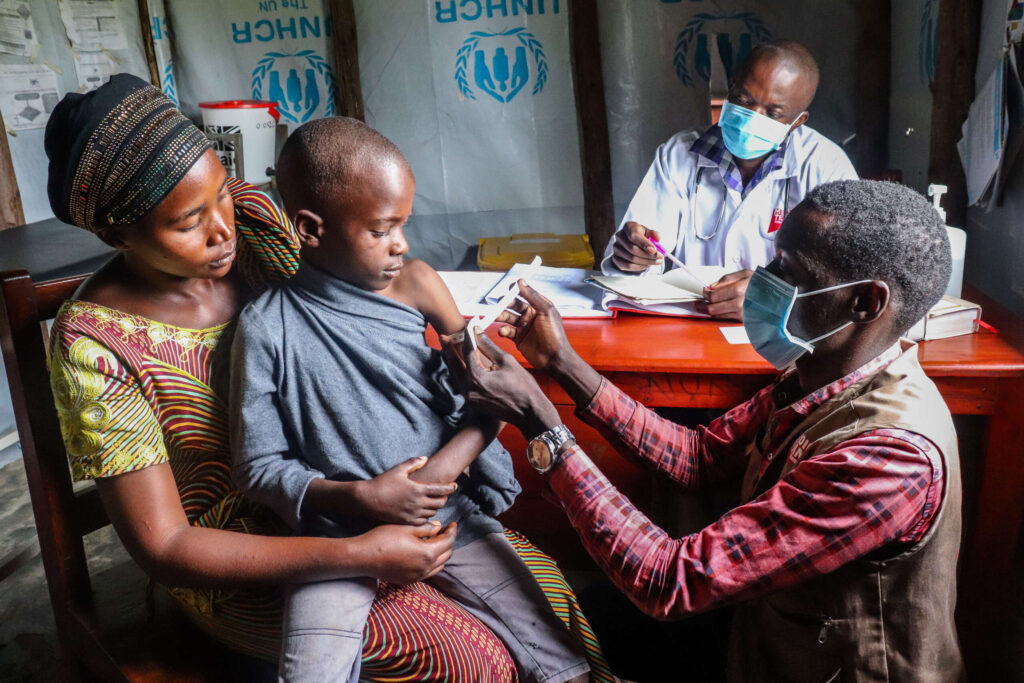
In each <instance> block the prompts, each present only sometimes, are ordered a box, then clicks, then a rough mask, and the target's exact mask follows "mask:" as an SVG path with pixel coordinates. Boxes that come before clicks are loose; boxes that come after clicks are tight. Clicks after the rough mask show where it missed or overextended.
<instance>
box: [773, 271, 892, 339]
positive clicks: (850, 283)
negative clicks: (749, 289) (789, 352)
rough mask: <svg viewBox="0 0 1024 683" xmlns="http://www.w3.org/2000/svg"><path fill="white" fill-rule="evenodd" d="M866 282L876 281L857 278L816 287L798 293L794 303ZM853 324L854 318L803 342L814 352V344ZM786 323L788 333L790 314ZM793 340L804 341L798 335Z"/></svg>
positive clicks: (791, 308)
mask: <svg viewBox="0 0 1024 683" xmlns="http://www.w3.org/2000/svg"><path fill="white" fill-rule="evenodd" d="M865 282H874V280H857V281H856V282H844V283H843V284H841V285H832V286H831V287H824V288H822V289H816V290H814V291H813V292H804V293H803V294H797V295H796V296H795V297H794V298H793V303H794V304H795V303H796V299H799V298H801V297H805V296H814V295H815V294H824V293H825V292H834V291H835V290H837V289H844V288H846V287H853V286H855V285H862V284H864V283H865ZM792 310H793V307H792V306H790V311H792ZM852 324H853V321H852V320H847V321H846V322H845V323H843V324H842V325H840V326H839V327H837V328H836V329H834V330H832V331H831V332H826V333H825V334H822V335H818V336H817V337H815V338H814V339H808V340H807V341H805V342H803V343H804V344H806V345H807V347H808V349H807V350H808V351H810V352H811V353H814V347H813V344H815V343H816V342H820V341H821V340H822V339H826V338H828V337H831V336H832V335H833V334H836V333H838V332H841V331H842V330H845V329H846V328H847V327H849V326H850V325H852ZM786 325H787V329H786V333H787V334H788V333H789V329H788V326H789V316H788V315H787V316H786ZM793 340H794V341H802V340H800V339H798V338H797V337H793Z"/></svg>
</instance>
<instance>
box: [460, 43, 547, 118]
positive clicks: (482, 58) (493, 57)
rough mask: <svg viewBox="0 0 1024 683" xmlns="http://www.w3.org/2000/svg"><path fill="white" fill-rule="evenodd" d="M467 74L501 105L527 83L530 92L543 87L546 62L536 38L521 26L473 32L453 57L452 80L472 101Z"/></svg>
mask: <svg viewBox="0 0 1024 683" xmlns="http://www.w3.org/2000/svg"><path fill="white" fill-rule="evenodd" d="M531 65H532V66H531ZM470 77H472V79H473V84H474V85H475V86H476V88H477V89H479V90H480V91H481V92H484V93H487V94H488V95H490V96H491V97H493V98H494V99H496V100H497V101H498V102H501V103H502V104H504V103H506V102H511V101H512V99H513V98H514V97H515V96H516V95H518V94H519V93H520V92H522V91H523V89H524V88H525V87H526V86H527V85H529V84H530V83H532V84H533V85H532V87H531V89H530V90H531V93H532V94H534V95H536V94H537V93H539V92H540V91H541V90H543V89H544V84H545V83H547V80H548V61H547V58H546V57H545V56H544V49H543V47H542V46H541V44H540V41H539V40H537V38H536V36H534V35H533V34H532V33H530V32H529V31H527V30H526V29H524V28H513V29H509V30H507V31H502V32H501V33H487V32H485V31H473V32H472V33H470V34H469V38H467V39H466V40H465V41H463V43H462V46H461V47H460V48H459V51H458V54H457V55H456V57H455V83H456V85H458V87H459V92H460V93H462V95H463V96H464V97H466V98H467V99H470V100H475V99H477V98H476V94H475V93H474V91H473V88H472V87H470V84H469V79H470Z"/></svg>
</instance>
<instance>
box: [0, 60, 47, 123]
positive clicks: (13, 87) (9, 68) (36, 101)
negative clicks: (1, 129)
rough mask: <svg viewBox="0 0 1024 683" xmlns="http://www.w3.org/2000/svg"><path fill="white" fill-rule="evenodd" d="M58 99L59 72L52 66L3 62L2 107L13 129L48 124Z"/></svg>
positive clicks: (1, 80) (0, 68) (0, 88)
mask: <svg viewBox="0 0 1024 683" xmlns="http://www.w3.org/2000/svg"><path fill="white" fill-rule="evenodd" d="M59 101H60V94H59V93H58V91H57V72H56V71H54V70H53V69H51V68H50V67H48V66H42V65H39V64H6V65H0V111H3V114H4V123H5V124H6V125H7V127H8V128H10V129H11V130H27V129H29V128H43V127H45V126H46V122H47V121H49V120H50V112H52V111H53V108H54V107H56V106H57V102H59Z"/></svg>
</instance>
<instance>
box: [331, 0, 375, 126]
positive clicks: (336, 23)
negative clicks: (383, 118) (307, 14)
mask: <svg viewBox="0 0 1024 683" xmlns="http://www.w3.org/2000/svg"><path fill="white" fill-rule="evenodd" d="M327 5H328V10H329V11H330V13H331V19H330V21H331V49H332V51H333V53H334V78H335V81H337V84H338V91H337V102H336V105H337V108H338V113H339V114H341V115H342V116H350V117H352V118H354V119H359V120H360V121H365V120H366V113H365V111H364V109H363V89H362V86H361V85H360V83H359V44H358V42H357V40H356V12H355V8H354V7H353V6H352V0H329V2H328V4H327Z"/></svg>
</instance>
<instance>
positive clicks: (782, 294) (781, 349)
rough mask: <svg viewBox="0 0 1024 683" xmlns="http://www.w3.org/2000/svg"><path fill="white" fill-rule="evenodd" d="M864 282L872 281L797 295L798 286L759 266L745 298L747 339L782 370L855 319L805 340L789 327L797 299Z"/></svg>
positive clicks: (752, 277)
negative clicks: (792, 332)
mask: <svg viewBox="0 0 1024 683" xmlns="http://www.w3.org/2000/svg"><path fill="white" fill-rule="evenodd" d="M863 282H871V280H858V281H857V282H847V283H845V284H842V285H834V286H832V287H825V288H824V289H816V290H814V291H813V292H804V293H803V294H798V293H797V291H796V287H794V286H793V285H791V284H788V283H786V282H785V281H784V280H783V279H782V278H779V277H777V276H775V275H772V274H771V273H769V272H768V271H767V270H765V269H764V268H762V267H760V266H758V267H757V269H756V270H755V271H754V274H753V275H752V276H751V278H750V282H749V283H747V293H746V295H745V296H744V298H743V328H744V329H745V330H746V332H747V338H748V339H750V343H751V344H752V345H753V346H754V350H755V351H757V352H758V354H760V355H761V357H762V358H764V359H765V360H766V361H768V362H769V363H771V364H772V365H774V366H775V368H776V369H777V370H782V369H783V368H785V367H787V366H788V365H790V364H792V363H793V362H795V361H796V359H797V358H799V357H800V356H802V355H804V354H805V353H807V352H808V351H810V352H812V353H813V352H814V344H815V342H819V341H821V340H822V339H825V338H826V337H831V336H832V335H833V334H835V333H836V332H838V331H839V330H843V329H846V328H847V327H849V326H850V325H852V324H853V321H850V320H848V321H847V322H845V323H843V324H842V325H840V326H839V327H837V328H836V329H834V330H832V331H831V332H826V333H825V334H823V335H821V336H818V337H815V338H814V339H808V340H806V341H805V340H803V339H800V338H799V337H795V336H793V335H792V334H790V332H789V330H788V329H787V327H786V326H787V325H788V324H789V315H790V313H791V312H792V311H793V304H795V303H796V300H797V299H799V298H801V297H805V296H814V295H815V294H823V293H824V292H831V291H833V290H836V289H842V288H844V287H852V286H853V285H859V284H861V283H863Z"/></svg>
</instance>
